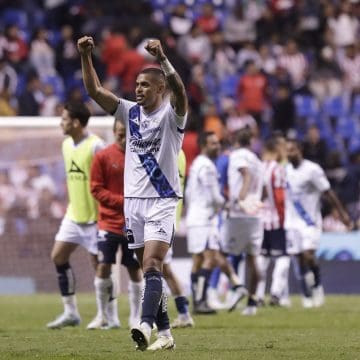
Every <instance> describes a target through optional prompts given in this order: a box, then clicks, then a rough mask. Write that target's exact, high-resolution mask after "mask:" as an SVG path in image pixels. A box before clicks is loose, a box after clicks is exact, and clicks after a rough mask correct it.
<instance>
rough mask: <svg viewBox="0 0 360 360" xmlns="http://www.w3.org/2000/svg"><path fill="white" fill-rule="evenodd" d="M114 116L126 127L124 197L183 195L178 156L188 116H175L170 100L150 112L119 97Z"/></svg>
mask: <svg viewBox="0 0 360 360" xmlns="http://www.w3.org/2000/svg"><path fill="white" fill-rule="evenodd" d="M114 116H115V118H117V119H120V120H121V121H122V122H123V123H124V124H125V127H126V152H125V174H124V195H125V197H126V198H169V197H178V198H180V197H182V191H181V186H180V181H179V171H178V166H177V157H178V153H179V151H180V148H181V144H182V140H183V138H184V127H185V123H186V117H187V115H185V116H179V115H176V113H175V111H174V109H173V108H172V106H171V104H170V101H169V100H164V102H163V103H162V104H161V106H160V107H159V108H158V109H156V110H155V111H153V112H152V113H150V114H147V113H145V112H144V110H143V108H142V106H139V105H137V104H136V103H135V102H132V101H127V100H124V99H120V100H119V105H118V107H117V109H116V111H115V114H114Z"/></svg>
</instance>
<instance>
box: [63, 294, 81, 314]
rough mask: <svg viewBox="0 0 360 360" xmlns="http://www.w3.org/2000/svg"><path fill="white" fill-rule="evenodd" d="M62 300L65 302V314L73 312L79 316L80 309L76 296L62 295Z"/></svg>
mask: <svg viewBox="0 0 360 360" xmlns="http://www.w3.org/2000/svg"><path fill="white" fill-rule="evenodd" d="M61 298H62V302H63V304H64V312H65V314H71V315H76V316H79V310H78V307H77V303H76V296H75V295H69V296H62V297H61Z"/></svg>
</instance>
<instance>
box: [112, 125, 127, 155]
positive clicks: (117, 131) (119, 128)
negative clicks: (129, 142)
mask: <svg viewBox="0 0 360 360" xmlns="http://www.w3.org/2000/svg"><path fill="white" fill-rule="evenodd" d="M114 137H115V142H116V143H117V144H118V145H119V146H120V147H121V148H122V149H123V150H125V145H126V130H125V126H124V125H123V124H122V123H121V122H120V121H116V123H115V127H114Z"/></svg>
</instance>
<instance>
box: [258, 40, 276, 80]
mask: <svg viewBox="0 0 360 360" xmlns="http://www.w3.org/2000/svg"><path fill="white" fill-rule="evenodd" d="M258 65H259V67H260V69H261V70H262V71H263V72H264V73H265V75H274V74H275V71H276V59H275V57H274V56H273V55H272V54H271V51H270V47H269V46H268V45H265V44H262V45H260V46H259V56H258Z"/></svg>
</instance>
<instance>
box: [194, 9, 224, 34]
mask: <svg viewBox="0 0 360 360" xmlns="http://www.w3.org/2000/svg"><path fill="white" fill-rule="evenodd" d="M196 24H197V25H198V26H199V27H200V28H201V30H202V31H203V32H204V33H205V34H212V33H214V32H215V31H218V30H219V29H220V20H219V18H218V17H217V16H216V14H215V12H214V6H213V5H212V4H211V3H205V4H204V5H203V6H202V9H201V14H200V16H199V17H198V18H197V19H196Z"/></svg>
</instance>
